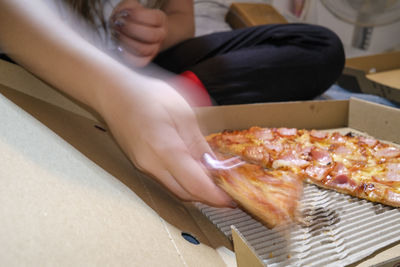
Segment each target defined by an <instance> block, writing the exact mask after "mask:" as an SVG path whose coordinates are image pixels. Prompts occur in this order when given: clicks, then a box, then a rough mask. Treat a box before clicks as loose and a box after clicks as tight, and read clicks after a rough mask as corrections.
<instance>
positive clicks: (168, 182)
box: [102, 79, 234, 207]
mask: <svg viewBox="0 0 400 267" xmlns="http://www.w3.org/2000/svg"><path fill="white" fill-rule="evenodd" d="M142 84H143V83H142ZM145 87H146V88H144V90H146V93H144V92H143V93H140V92H139V94H138V93H137V92H136V91H130V90H126V91H117V92H116V93H115V91H114V94H113V95H112V96H107V102H105V103H106V105H105V106H104V107H105V108H104V110H103V111H104V112H103V114H102V115H103V117H104V118H105V119H106V122H107V124H108V126H109V127H110V129H111V131H112V133H113V135H114V136H115V138H116V139H117V141H118V142H119V144H120V146H121V147H122V148H123V149H124V151H125V153H126V154H127V155H128V157H129V158H130V159H131V160H132V162H133V163H134V164H135V165H136V166H137V167H138V168H139V169H140V170H142V171H144V172H145V173H148V174H150V175H151V176H153V177H154V178H155V179H156V180H158V181H159V182H160V183H161V184H163V185H164V186H165V187H167V188H168V189H169V190H170V191H171V192H173V193H174V194H175V195H176V196H178V197H179V198H181V199H182V200H186V201H200V202H203V203H207V204H210V205H213V206H231V207H232V206H234V204H233V202H232V199H231V198H230V197H229V196H228V195H227V194H226V193H225V192H224V191H222V190H221V189H220V188H219V187H217V186H216V185H215V183H214V182H213V180H212V179H211V178H210V177H209V175H208V173H207V171H206V169H205V168H204V166H203V165H202V164H201V158H202V156H203V154H204V153H206V152H207V153H212V152H211V150H210V147H209V146H208V144H207V142H206V141H205V139H204V137H203V135H202V133H201V132H200V129H199V126H198V124H197V120H196V118H195V115H194V113H193V111H192V109H191V108H190V106H189V105H188V104H187V102H186V101H185V100H184V99H183V98H182V97H181V96H180V95H179V94H178V93H177V92H176V91H175V89H174V88H172V87H171V86H170V85H168V84H166V83H164V82H162V81H160V80H153V79H151V80H149V81H146V86H145Z"/></svg>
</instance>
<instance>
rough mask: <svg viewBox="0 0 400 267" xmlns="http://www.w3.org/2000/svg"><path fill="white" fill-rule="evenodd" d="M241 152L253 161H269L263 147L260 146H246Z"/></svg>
mask: <svg viewBox="0 0 400 267" xmlns="http://www.w3.org/2000/svg"><path fill="white" fill-rule="evenodd" d="M243 154H244V156H245V157H247V158H248V159H250V160H252V161H255V162H261V161H265V162H268V161H269V154H268V153H266V152H264V149H263V148H262V147H260V146H248V147H246V148H245V150H244V151H243Z"/></svg>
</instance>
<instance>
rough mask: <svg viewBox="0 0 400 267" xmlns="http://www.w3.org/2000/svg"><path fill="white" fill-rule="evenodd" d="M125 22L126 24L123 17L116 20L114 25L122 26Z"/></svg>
mask: <svg viewBox="0 0 400 267" xmlns="http://www.w3.org/2000/svg"><path fill="white" fill-rule="evenodd" d="M124 24H125V21H124V20H123V19H121V18H118V19H116V20H115V21H114V26H117V27H122V26H124Z"/></svg>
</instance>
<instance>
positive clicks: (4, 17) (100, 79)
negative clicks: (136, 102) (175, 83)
mask: <svg viewBox="0 0 400 267" xmlns="http://www.w3.org/2000/svg"><path fill="white" fill-rule="evenodd" d="M0 47H1V48H2V50H3V51H4V52H6V53H7V54H9V55H10V56H11V57H12V58H13V59H14V60H16V61H17V62H18V63H20V64H21V65H23V66H25V67H26V68H27V69H29V70H30V71H31V72H33V73H34V74H35V75H37V76H39V77H40V78H42V79H43V80H45V81H46V82H48V83H50V84H52V85H53V86H54V87H56V88H58V89H60V90H62V91H64V92H65V93H67V94H69V95H70V96H72V97H73V98H75V99H77V100H79V101H81V102H83V103H84V104H86V105H88V106H90V107H91V108H93V109H95V110H96V111H98V112H99V113H104V112H103V108H104V107H103V106H104V103H103V101H104V99H106V98H107V97H106V96H107V95H108V94H110V93H111V92H110V90H115V92H114V93H116V94H117V93H118V90H127V89H125V88H128V83H129V84H132V81H128V80H127V77H128V76H129V79H131V80H133V79H135V78H137V79H141V78H140V76H139V75H136V74H135V73H133V72H131V71H129V70H128V69H126V68H125V67H124V66H122V65H121V64H119V63H118V62H117V61H115V60H113V59H112V58H111V57H109V56H107V55H106V54H104V53H103V52H101V51H100V50H98V49H97V48H95V47H94V46H92V45H91V44H89V43H88V42H87V41H85V40H84V39H83V38H81V37H80V36H79V35H77V34H76V33H75V32H73V31H72V30H71V29H69V27H67V26H66V25H64V24H63V23H62V22H61V21H60V20H59V19H58V17H57V16H56V15H54V14H53V13H52V11H50V9H48V8H47V6H46V5H45V4H44V3H43V2H41V1H30V0H2V1H0ZM135 76H137V77H135ZM130 90H132V89H130ZM122 93H123V92H122ZM132 93H133V92H132Z"/></svg>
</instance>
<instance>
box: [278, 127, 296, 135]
mask: <svg viewBox="0 0 400 267" xmlns="http://www.w3.org/2000/svg"><path fill="white" fill-rule="evenodd" d="M276 131H277V132H278V134H279V135H280V136H282V137H287V136H295V135H297V129H296V128H278V129H277V130H276Z"/></svg>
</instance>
